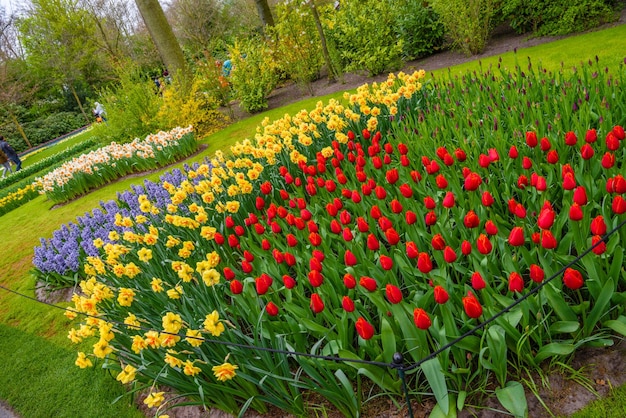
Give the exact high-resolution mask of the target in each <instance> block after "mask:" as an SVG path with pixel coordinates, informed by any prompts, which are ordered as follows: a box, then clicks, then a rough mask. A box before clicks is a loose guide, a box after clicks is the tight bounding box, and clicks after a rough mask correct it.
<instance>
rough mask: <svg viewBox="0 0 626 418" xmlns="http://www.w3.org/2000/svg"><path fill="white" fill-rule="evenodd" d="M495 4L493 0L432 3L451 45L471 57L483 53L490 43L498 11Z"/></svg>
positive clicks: (444, 0) (455, 0) (436, 1)
mask: <svg viewBox="0 0 626 418" xmlns="http://www.w3.org/2000/svg"><path fill="white" fill-rule="evenodd" d="M495 3H496V2H495V1H494V0H469V1H463V0H434V1H433V2H432V3H431V5H432V8H433V10H435V12H437V14H438V15H439V16H440V17H441V22H442V23H443V25H444V27H445V28H446V33H447V36H448V38H449V40H450V42H451V44H452V47H453V48H455V49H458V50H459V51H461V52H462V53H464V54H465V55H467V56H470V55H474V54H479V53H481V52H482V51H483V50H484V49H485V46H486V45H487V40H488V39H489V36H490V34H491V24H492V19H493V17H494V16H495V14H496V4H495Z"/></svg>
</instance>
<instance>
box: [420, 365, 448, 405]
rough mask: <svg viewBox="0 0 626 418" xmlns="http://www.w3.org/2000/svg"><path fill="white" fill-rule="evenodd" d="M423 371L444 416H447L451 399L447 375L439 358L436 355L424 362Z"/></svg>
mask: <svg viewBox="0 0 626 418" xmlns="http://www.w3.org/2000/svg"><path fill="white" fill-rule="evenodd" d="M422 371H423V372H424V376H426V380H428V384H429V385H430V388H431V389H432V391H433V394H434V395H435V399H437V405H438V406H439V407H440V408H441V412H442V413H443V414H444V415H443V416H447V415H448V412H449V411H450V400H449V396H448V386H447V385H446V377H445V375H444V374H443V369H442V368H441V363H440V362H439V359H438V358H436V357H435V358H433V359H430V360H428V361H425V362H424V363H422Z"/></svg>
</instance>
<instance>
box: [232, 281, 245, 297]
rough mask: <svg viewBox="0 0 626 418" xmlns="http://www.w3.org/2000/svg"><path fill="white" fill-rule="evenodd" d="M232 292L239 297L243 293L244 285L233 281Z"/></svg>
mask: <svg viewBox="0 0 626 418" xmlns="http://www.w3.org/2000/svg"><path fill="white" fill-rule="evenodd" d="M230 291H231V292H233V294H235V295H238V294H240V293H241V292H243V284H241V282H240V281H239V280H237V279H235V280H232V281H231V282H230Z"/></svg>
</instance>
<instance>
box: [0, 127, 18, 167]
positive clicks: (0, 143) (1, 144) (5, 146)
mask: <svg viewBox="0 0 626 418" xmlns="http://www.w3.org/2000/svg"><path fill="white" fill-rule="evenodd" d="M0 151H2V152H3V153H4V154H6V156H7V157H8V158H9V160H11V161H13V162H14V163H15V171H20V170H21V169H22V160H20V157H19V155H17V152H15V150H14V149H13V147H11V145H10V144H9V143H8V142H7V140H6V139H4V136H2V135H0Z"/></svg>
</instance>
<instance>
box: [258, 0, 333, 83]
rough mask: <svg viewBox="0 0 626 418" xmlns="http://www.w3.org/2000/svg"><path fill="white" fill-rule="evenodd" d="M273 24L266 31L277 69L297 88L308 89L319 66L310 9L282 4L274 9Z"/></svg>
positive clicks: (318, 53)
mask: <svg viewBox="0 0 626 418" xmlns="http://www.w3.org/2000/svg"><path fill="white" fill-rule="evenodd" d="M275 14H276V24H275V25H274V27H272V28H269V29H270V33H271V35H272V41H271V45H272V49H273V52H274V58H275V60H276V64H277V65H278V67H279V68H280V69H281V70H282V71H284V72H285V73H286V74H287V76H288V77H289V78H291V79H292V80H295V81H296V82H297V83H298V84H299V85H301V86H303V87H305V88H308V89H309V91H310V82H311V81H314V80H316V79H317V78H319V72H320V69H321V67H322V52H321V48H320V39H319V36H318V33H317V29H316V27H315V21H314V19H313V16H312V13H311V8H310V7H309V6H308V5H306V4H304V5H299V4H295V5H294V4H290V3H285V4H281V5H278V6H277V7H276V9H275Z"/></svg>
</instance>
